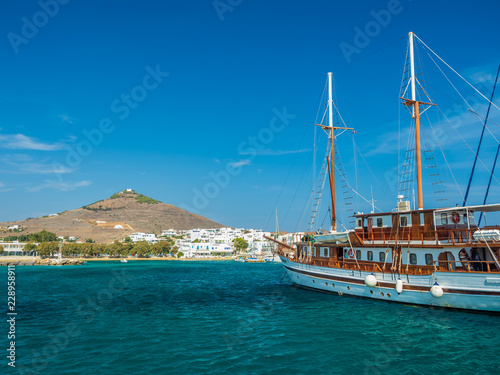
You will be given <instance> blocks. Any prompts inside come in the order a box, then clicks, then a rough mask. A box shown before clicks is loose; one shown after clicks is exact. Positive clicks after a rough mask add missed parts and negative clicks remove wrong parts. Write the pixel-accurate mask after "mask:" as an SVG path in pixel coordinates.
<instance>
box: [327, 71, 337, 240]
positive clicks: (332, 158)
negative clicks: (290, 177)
mask: <svg viewBox="0 0 500 375" xmlns="http://www.w3.org/2000/svg"><path fill="white" fill-rule="evenodd" d="M328 126H329V127H330V163H331V165H330V168H329V172H330V173H329V175H330V195H331V196H332V231H334V232H335V231H336V230H337V218H336V216H335V130H334V128H333V98H332V73H331V72H329V73H328Z"/></svg>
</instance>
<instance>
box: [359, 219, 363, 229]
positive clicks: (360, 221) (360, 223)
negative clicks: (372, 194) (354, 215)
mask: <svg viewBox="0 0 500 375" xmlns="http://www.w3.org/2000/svg"><path fill="white" fill-rule="evenodd" d="M362 226H363V220H361V219H358V227H362Z"/></svg>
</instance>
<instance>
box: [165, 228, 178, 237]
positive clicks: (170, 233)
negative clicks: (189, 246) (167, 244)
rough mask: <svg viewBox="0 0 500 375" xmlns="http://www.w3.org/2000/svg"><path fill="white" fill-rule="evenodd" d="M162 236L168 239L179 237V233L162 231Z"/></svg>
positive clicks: (170, 230) (171, 230)
mask: <svg viewBox="0 0 500 375" xmlns="http://www.w3.org/2000/svg"><path fill="white" fill-rule="evenodd" d="M161 235H162V236H166V237H173V236H178V234H177V231H176V230H175V229H167V230H162V231H161Z"/></svg>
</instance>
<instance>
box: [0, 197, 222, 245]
mask: <svg viewBox="0 0 500 375" xmlns="http://www.w3.org/2000/svg"><path fill="white" fill-rule="evenodd" d="M14 225H19V227H20V228H24V230H23V231H22V232H21V233H11V232H7V230H6V228H7V227H9V226H14ZM223 226H224V225H221V224H218V223H216V222H214V221H212V220H209V219H207V218H205V217H203V216H200V215H195V214H193V213H190V212H188V211H185V210H183V209H181V208H178V207H176V206H173V205H171V204H166V203H162V202H160V201H157V200H155V199H153V198H149V197H146V196H144V195H142V194H138V193H136V192H135V191H133V190H130V191H128V190H124V191H121V192H119V193H116V194H113V195H112V196H111V197H109V198H108V199H104V200H101V201H98V202H95V203H92V204H89V205H86V206H83V207H82V208H78V209H76V210H71V211H65V212H62V213H60V214H58V215H56V216H44V217H39V218H33V219H28V220H22V221H16V222H6V223H0V227H1V228H2V229H1V231H0V236H7V235H11V234H12V235H20V234H28V233H35V232H39V231H41V230H42V229H45V230H48V231H50V232H54V233H56V234H57V235H58V236H65V237H66V236H68V237H69V236H73V237H76V238H79V239H80V240H82V241H85V240H86V239H88V238H91V239H93V240H94V241H96V242H103V243H106V242H112V241H114V240H116V239H117V240H121V239H122V238H124V237H126V236H128V235H130V234H131V233H134V232H146V233H156V234H157V235H160V234H161V231H162V230H165V229H177V230H181V229H194V228H221V227H223Z"/></svg>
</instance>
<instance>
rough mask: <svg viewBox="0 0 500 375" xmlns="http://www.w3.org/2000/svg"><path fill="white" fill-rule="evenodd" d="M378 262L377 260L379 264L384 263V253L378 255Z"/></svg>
mask: <svg viewBox="0 0 500 375" xmlns="http://www.w3.org/2000/svg"><path fill="white" fill-rule="evenodd" d="M378 260H379V262H385V252H384V251H381V252H380V253H378Z"/></svg>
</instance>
